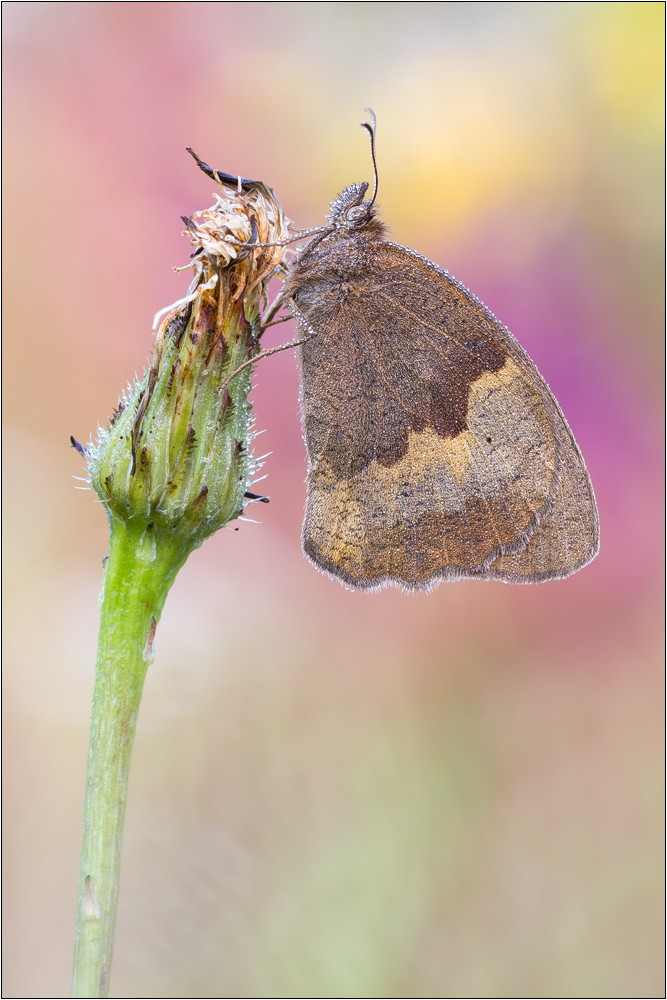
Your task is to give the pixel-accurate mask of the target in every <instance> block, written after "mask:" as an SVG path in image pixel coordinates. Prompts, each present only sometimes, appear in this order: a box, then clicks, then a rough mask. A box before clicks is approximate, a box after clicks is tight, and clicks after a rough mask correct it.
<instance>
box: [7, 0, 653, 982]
mask: <svg viewBox="0 0 667 1000" xmlns="http://www.w3.org/2000/svg"><path fill="white" fill-rule="evenodd" d="M3 19H4V45H5V63H4V84H5V85H4V129H5V143H4V153H5V156H4V170H5V201H4V206H5V213H4V215H5V220H4V221H5V300H4V301H5V327H4V330H5V335H4V349H5V376H6V377H5V395H4V406H5V448H4V460H5V479H4V483H5V502H6V520H5V524H6V540H5V584H6V596H5V625H6V628H5V670H4V677H5V703H4V704H5V740H6V743H5V767H6V776H5V784H4V790H5V811H4V820H5V822H4V829H5V868H4V890H5V908H4V915H5V983H4V993H3V995H4V996H6V997H26V996H32V997H61V996H64V995H66V993H67V990H68V980H69V974H70V961H71V958H70V955H71V948H72V941H73V928H74V909H75V899H76V878H77V863H78V852H79V846H80V824H81V801H82V796H83V785H84V769H85V760H86V745H87V727H88V714H89V707H90V697H91V693H92V683H93V665H94V661H95V648H96V630H97V620H98V607H97V603H96V601H97V594H98V591H99V587H100V578H101V561H102V558H103V557H104V555H105V554H106V545H107V528H106V519H105V517H104V513H103V511H102V509H101V508H100V506H99V505H98V504H96V503H95V502H94V499H95V498H94V496H92V495H91V494H90V493H85V492H79V493H77V492H75V490H74V488H73V487H74V485H75V484H76V480H74V479H72V478H71V477H72V476H73V475H85V473H84V472H83V471H82V470H81V462H80V459H79V458H78V456H77V455H76V453H75V452H74V451H72V450H70V449H69V444H68V437H69V435H70V434H71V433H73V434H75V436H76V437H78V438H79V439H80V440H86V439H87V438H88V436H89V435H90V433H91V432H93V431H94V429H95V427H96V425H97V423H98V422H100V423H104V422H105V421H106V419H107V418H108V416H109V415H110V413H111V411H112V409H113V407H114V405H115V403H116V400H117V397H118V394H119V392H120V390H121V389H122V387H123V386H124V385H125V383H126V382H127V380H128V379H130V378H131V377H132V376H133V374H134V373H135V372H138V373H141V371H142V368H143V365H144V362H145V359H146V358H147V356H148V355H149V353H150V350H151V344H152V336H151V324H152V319H153V315H154V313H155V312H156V311H157V310H158V309H160V308H161V307H163V306H165V305H168V304H169V303H170V302H172V301H174V300H175V299H177V298H179V297H180V296H181V295H183V294H184V292H185V289H186V287H187V283H188V281H189V278H188V277H187V274H186V275H184V274H177V273H175V272H174V271H173V270H172V268H173V266H176V265H181V264H184V263H186V262H187V255H188V252H189V243H188V241H187V240H186V239H184V238H183V237H182V236H181V230H182V223H181V222H180V219H179V216H180V215H181V214H189V213H191V212H192V211H194V210H196V209H199V208H204V207H206V206H208V205H209V204H210V203H211V201H212V192H213V185H212V183H211V182H210V181H209V180H208V179H207V178H206V177H204V175H203V174H201V173H200V172H199V171H198V170H197V169H196V167H195V165H194V164H193V162H192V160H191V159H190V157H189V156H188V155H187V153H186V152H185V146H187V145H191V146H193V147H194V148H195V149H196V150H197V151H198V152H199V154H200V155H201V156H202V157H204V159H206V160H207V161H208V162H209V163H212V164H213V165H215V166H217V167H220V168H221V169H224V170H226V171H230V172H233V173H237V172H238V173H242V174H244V175H245V176H248V177H260V178H263V179H264V180H266V181H267V182H268V183H270V184H271V185H272V186H274V188H275V189H276V191H277V192H278V194H279V196H280V197H281V199H282V201H283V204H284V206H285V210H286V212H287V213H288V215H289V216H290V218H292V219H294V220H295V221H296V222H297V223H298V224H299V225H302V226H307V225H315V224H318V223H321V222H322V221H323V219H324V215H325V212H326V211H327V209H328V205H329V202H330V200H331V199H332V198H333V197H334V196H335V194H336V193H337V192H338V191H340V190H341V188H342V187H344V186H345V185H346V184H349V183H351V182H353V181H361V180H364V179H370V163H369V154H368V143H367V140H366V137H365V134H364V133H363V131H362V130H361V129H360V128H359V122H360V121H361V120H362V118H363V117H364V112H363V108H364V107H365V106H368V105H370V106H372V107H373V108H374V109H375V111H376V113H377V116H378V122H379V125H378V155H379V165H380V194H379V200H380V202H381V204H382V213H383V217H384V219H385V221H386V222H387V223H388V224H389V225H390V227H391V230H392V237H391V238H393V239H394V240H395V241H396V242H398V243H402V244H404V245H407V246H411V247H413V248H414V249H415V250H418V251H419V252H421V253H423V254H425V255H427V256H428V257H430V258H431V259H433V260H435V261H436V262H437V263H438V264H440V265H441V266H442V267H445V268H447V269H449V270H450V271H451V272H452V273H453V274H455V275H456V276H457V277H458V278H459V279H460V280H462V281H463V282H464V283H465V284H466V285H468V286H469V287H470V288H471V289H472V290H473V291H474V292H475V293H476V294H477V295H478V296H479V297H480V298H481V299H482V300H483V301H484V302H486V304H487V305H488V306H489V308H491V309H492V310H493V312H494V313H495V314H496V315H497V316H498V317H499V318H500V319H501V320H502V321H503V322H504V323H505V324H507V325H508V326H509V328H510V329H511V330H512V331H513V333H514V334H515V336H516V337H517V339H518V340H519V341H520V343H522V344H523V345H524V347H526V349H527V350H528V351H529V353H530V354H531V355H532V357H533V358H534V360H535V362H536V363H537V365H538V367H539V368H540V370H541V371H542V373H543V375H544V376H545V378H546V380H547V381H548V382H549V384H550V385H551V387H552V389H553V390H554V392H555V394H556V396H557V398H558V399H559V401H560V403H561V405H562V407H563V410H564V411H565V414H566V416H567V418H568V421H569V422H570V424H571V426H572V428H573V431H574V433H575V435H576V437H577V440H578V442H579V444H580V447H581V449H582V451H583V454H584V456H585V458H586V462H587V464H588V467H589V470H590V473H591V477H592V480H593V484H594V487H595V490H596V493H597V497H598V502H599V508H600V519H601V534H602V550H601V553H600V555H599V557H598V559H597V560H596V561H595V562H594V563H593V564H592V565H591V566H589V567H588V568H587V569H585V570H583V571H582V572H581V573H579V574H578V575H577V576H576V577H574V578H572V579H569V580H566V581H560V582H554V583H548V584H544V585H542V586H539V587H515V588H512V587H507V586H503V585H502V584H495V583H491V584H485V583H476V582H465V583H458V584H453V585H449V584H446V585H443V586H441V587H440V589H439V590H437V591H436V592H434V593H432V594H420V595H417V596H411V597H410V596H406V595H404V594H402V593H400V592H398V591H395V590H388V591H384V592H382V593H380V594H372V595H359V594H353V593H349V592H347V591H345V590H344V589H343V588H342V587H340V586H339V585H338V584H337V583H335V582H332V581H330V580H328V579H327V578H325V577H324V576H321V575H319V574H318V573H317V572H316V571H315V570H314V569H313V568H312V567H310V566H309V565H308V564H307V563H306V562H305V560H304V559H303V557H302V556H301V553H300V545H299V532H300V523H301V516H302V511H303V503H304V482H303V481H304V475H305V457H304V449H303V443H302V439H301V429H300V423H299V411H298V377H297V372H296V364H295V359H294V357H293V356H292V355H291V353H286V354H279V355H277V356H276V357H273V358H270V359H268V360H266V361H264V362H262V363H261V365H260V366H259V367H258V370H257V374H256V378H255V384H256V388H255V389H254V393H253V399H254V405H255V411H256V415H257V420H258V427H260V428H264V429H265V433H264V434H263V436H262V437H261V438H260V439H259V440H258V441H257V451H258V452H259V453H263V452H271V456H270V458H269V460H268V463H267V466H266V469H265V471H268V472H269V478H268V479H267V480H266V482H265V483H263V485H262V488H263V489H265V490H266V492H267V493H268V494H269V495H270V497H271V505H270V506H269V507H268V508H261V518H262V522H263V523H262V524H261V525H258V524H242V525H241V527H240V530H239V531H238V532H234V531H225V532H220V533H219V534H218V535H217V536H216V537H215V538H213V539H212V540H210V541H209V542H207V543H206V545H205V546H204V547H203V549H201V550H199V551H198V552H196V553H195V554H194V555H193V556H192V557H191V558H190V561H189V562H188V564H187V566H186V567H185V569H184V570H183V571H182V572H181V574H180V576H179V578H178V580H177V582H176V584H175V586H174V588H173V590H172V592H171V595H170V597H169V599H168V601H167V606H166V609H165V613H164V616H163V619H162V622H161V624H160V627H159V630H158V635H157V642H156V653H157V658H156V661H155V663H154V665H153V666H152V667H151V668H150V671H149V674H148V679H147V682H146V687H145V693H144V703H143V705H142V711H141V716H140V720H139V726H138V736H137V741H136V745H135V752H134V761H133V770H132V775H131V781H130V792H129V800H128V816H127V827H126V839H125V855H124V862H123V874H122V884H121V902H120V912H119V920H118V933H117V943H116V954H115V965H114V970H113V976H112V996H114V997H660V996H664V993H663V987H662V981H661V980H662V942H663V929H662V875H661V859H662V804H661V799H662V753H661V747H662V686H661V670H662V608H663V597H662V551H663V550H662V538H661V526H662V523H663V514H662V483H663V478H662V399H661V389H662V362H661V351H662V318H661V310H662V258H661V251H662V221H663V212H662V149H663V97H662V94H663V90H662V88H663V83H662V81H663V27H664V24H663V22H664V4H662V3H11V2H10V3H5V4H3ZM271 333H272V340H271V343H280V342H282V341H286V340H288V339H290V337H291V333H292V331H291V330H290V327H289V326H282V327H278V328H277V329H275V330H274V331H271ZM79 485H82V484H79ZM255 516H258V515H255Z"/></svg>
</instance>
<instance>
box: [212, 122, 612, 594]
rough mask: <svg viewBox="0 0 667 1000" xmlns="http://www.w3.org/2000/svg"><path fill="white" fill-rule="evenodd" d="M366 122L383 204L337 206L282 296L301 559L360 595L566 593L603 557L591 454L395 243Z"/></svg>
mask: <svg viewBox="0 0 667 1000" xmlns="http://www.w3.org/2000/svg"><path fill="white" fill-rule="evenodd" d="M366 110H367V111H369V113H370V114H371V116H372V123H371V124H369V123H368V122H364V123H363V126H364V127H365V128H366V130H367V131H368V133H369V135H370V140H371V154H372V159H373V166H374V173H375V183H374V189H373V192H372V195H371V197H370V198H367V197H366V195H367V192H368V188H369V184H368V183H363V184H352V185H350V186H349V187H347V188H345V190H344V191H343V192H342V194H340V195H339V196H338V197H337V198H336V199H335V200H334V201H333V202H332V203H331V208H330V212H329V215H328V224H327V225H326V226H324V227H322V228H321V229H320V230H317V231H315V233H316V235H314V236H313V238H312V239H311V241H310V242H309V243H308V244H307V246H306V247H305V248H304V249H303V250H301V252H300V253H298V255H297V257H296V258H295V260H294V261H293V262H292V263H291V264H290V266H289V268H288V271H287V275H286V279H285V285H284V289H283V292H282V295H281V299H282V302H283V303H284V304H286V305H287V307H288V309H289V310H290V312H291V314H292V316H293V317H294V319H295V320H296V322H297V324H298V327H299V331H300V337H301V340H300V342H298V343H299V344H300V347H299V351H300V362H301V377H302V410H303V425H304V436H305V442H306V448H307V451H308V498H307V502H306V512H305V518H304V524H303V534H302V544H303V551H304V553H305V555H306V556H307V558H308V559H309V560H310V561H311V562H312V563H313V564H314V565H315V566H316V567H317V568H318V569H320V570H322V571H323V572H325V573H328V574H330V575H331V576H332V577H335V578H337V579H338V580H339V581H340V582H341V583H343V584H344V585H345V586H347V587H348V588H351V589H356V590H375V589H378V588H380V587H383V586H386V585H395V586H398V587H402V588H404V589H405V590H408V591H414V590H428V589H431V588H433V587H434V586H436V585H437V584H438V583H440V582H442V581H452V580H460V579H466V578H470V579H482V580H501V581H503V582H505V583H538V582H541V581H545V580H552V579H559V578H563V577H567V576H570V575H571V574H572V573H575V572H576V571H577V570H579V569H581V568H582V567H583V566H585V565H586V564H587V563H589V562H590V561H591V560H592V559H593V558H594V557H595V555H596V554H597V551H598V547H599V524H598V514H597V507H596V503H595V497H594V494H593V489H592V486H591V481H590V478H589V476H588V473H587V471H586V466H585V464H584V461H583V458H582V456H581V452H580V451H579V448H578V447H577V444H576V442H575V440H574V437H573V435H572V432H571V430H570V428H569V427H568V424H567V422H566V420H565V417H564V416H563V413H562V411H561V409H560V407H559V405H558V403H557V402H556V400H555V398H554V396H553V395H552V393H551V391H550V390H549V388H548V386H547V384H546V382H545V381H544V379H543V378H542V376H541V375H540V373H539V372H538V370H537V368H536V367H535V365H534V364H533V362H532V361H531V360H530V358H529V357H528V355H527V354H526V352H525V351H524V350H523V349H522V348H521V347H520V346H519V344H518V343H517V341H516V340H515V339H514V337H513V336H512V335H511V333H509V331H508V330H507V329H506V328H505V327H504V326H503V325H502V324H501V323H500V322H499V321H498V320H497V319H496V317H495V316H494V315H493V314H492V313H491V312H490V311H489V310H488V309H487V308H486V307H485V306H484V305H483V304H482V303H481V302H480V301H479V299H477V298H476V297H475V296H474V295H473V294H472V293H471V292H470V291H468V289H467V288H466V287H464V286H463V285H462V284H461V283H460V282H458V281H456V279H455V278H453V277H452V276H451V275H449V274H448V273H447V272H446V271H443V270H441V269H440V268H439V267H438V266H437V265H436V264H434V263H432V262H431V261H430V260H428V259H427V258H426V257H423V256H421V255H420V254H418V253H415V252H414V251H413V250H410V249H408V248H407V247H403V246H400V245H398V244H396V243H391V242H389V241H388V240H386V239H385V232H386V228H385V226H384V224H383V222H382V221H381V220H380V218H379V217H378V212H377V208H376V207H375V201H376V197H377V188H378V172H377V165H376V155H375V135H376V119H375V115H374V114H373V112H372V111H371V110H370V109H366ZM230 179H231V180H233V181H234V182H235V181H236V179H235V178H230ZM239 183H241V179H239ZM248 183H253V182H248Z"/></svg>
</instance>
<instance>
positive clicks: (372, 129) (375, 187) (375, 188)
mask: <svg viewBox="0 0 667 1000" xmlns="http://www.w3.org/2000/svg"><path fill="white" fill-rule="evenodd" d="M364 111H368V113H369V115H370V116H371V118H372V120H373V121H372V124H370V125H369V124H368V122H362V123H361V127H362V128H365V129H366V131H367V132H368V134H369V135H370V137H371V156H372V157H373V173H374V174H375V183H374V185H373V197H372V198H371V203H370V205H369V206H368V207H369V208H372V206H373V205H374V204H375V199H376V198H377V193H378V165H377V160H376V158H375V132H376V129H377V118H376V117H375V112H374V111H373V109H372V108H364Z"/></svg>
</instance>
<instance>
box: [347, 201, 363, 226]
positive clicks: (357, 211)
mask: <svg viewBox="0 0 667 1000" xmlns="http://www.w3.org/2000/svg"><path fill="white" fill-rule="evenodd" d="M367 211H368V209H367V207H366V205H355V206H354V208H350V209H349V210H348V211H347V212H346V213H345V217H346V218H347V219H348V220H349V221H350V222H354V221H355V220H356V219H361V218H363V217H364V215H366V213H367Z"/></svg>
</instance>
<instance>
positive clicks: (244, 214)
mask: <svg viewBox="0 0 667 1000" xmlns="http://www.w3.org/2000/svg"><path fill="white" fill-rule="evenodd" d="M216 179H217V180H218V183H219V185H220V189H221V194H217V195H216V198H215V202H214V204H213V205H212V206H211V207H210V208H208V209H206V210H204V211H201V212H196V213H195V215H194V216H193V217H192V218H185V217H184V222H185V224H186V227H187V229H186V233H187V235H188V236H189V237H190V240H191V243H192V245H193V247H194V248H195V249H194V252H193V253H192V255H191V256H192V261H191V264H190V265H188V267H190V266H191V267H193V268H194V278H193V281H192V283H191V285H190V288H189V289H188V293H187V295H186V296H185V297H184V298H183V299H181V300H180V301H178V302H176V303H174V304H173V305H172V306H169V307H168V308H167V309H164V310H162V311H161V312H160V313H158V314H157V316H156V324H155V325H156V326H157V325H158V322H159V320H160V319H161V318H162V319H161V322H159V326H158V329H157V336H156V343H155V351H154V356H153V360H152V364H151V366H150V368H149V369H148V371H147V372H146V374H145V376H144V378H143V380H142V381H141V382H140V383H138V384H137V385H135V386H134V388H132V389H130V390H128V393H127V394H126V396H125V397H124V398H123V399H121V401H120V403H119V406H118V408H117V410H116V412H115V413H114V415H113V417H112V418H111V421H110V426H109V427H108V429H107V430H104V431H102V430H101V431H100V433H99V438H98V441H97V443H96V444H95V445H94V446H91V447H90V449H89V452H88V454H87V458H88V462H89V468H90V474H91V481H92V484H93V487H94V489H95V490H96V491H97V493H98V495H99V496H100V498H101V500H102V502H103V503H104V505H105V507H106V509H107V513H108V515H109V518H110V519H120V520H126V521H127V520H136V519H140V521H142V522H145V524H146V528H147V529H149V528H150V532H152V533H155V532H159V531H167V532H172V533H173V532H180V533H181V535H182V539H183V542H184V544H187V546H188V547H189V549H192V548H194V547H196V546H197V545H201V543H202V542H203V541H204V539H205V538H207V537H208V536H209V535H211V534H213V532H215V531H217V530H218V528H220V527H222V526H223V525H224V524H226V523H227V522H228V521H230V520H232V519H233V518H235V517H238V516H239V515H240V514H241V513H242V511H243V501H244V495H245V494H246V491H247V488H248V485H249V476H250V474H251V471H252V469H253V463H252V460H251V458H250V454H249V440H250V434H249V427H250V405H249V403H248V391H249V389H250V371H251V369H250V368H249V367H246V368H245V369H244V370H243V371H241V372H240V373H239V374H238V375H237V376H235V377H234V378H233V379H232V380H231V381H230V382H228V379H229V376H230V374H231V373H233V372H235V371H236V369H237V368H239V366H241V365H242V364H243V363H244V362H245V361H247V360H249V359H250V358H252V357H253V355H254V354H256V353H257V350H258V345H257V336H256V332H257V328H258V322H259V316H260V306H261V304H262V301H263V299H264V297H265V293H266V289H267V286H268V282H269V280H270V278H271V277H272V275H274V274H275V273H276V271H278V270H279V269H280V267H281V263H282V259H283V255H284V248H283V247H281V246H261V244H266V243H274V244H275V243H277V242H279V241H281V240H284V239H285V237H286V236H287V235H288V232H287V220H286V218H285V216H284V213H283V210H282V207H281V205H280V202H279V201H278V199H277V198H276V196H275V194H274V193H273V191H272V190H271V189H270V188H269V187H267V186H266V185H265V184H263V183H261V182H257V183H254V182H253V184H252V185H251V187H250V189H249V190H240V185H239V190H238V192H237V193H236V194H230V193H229V191H228V190H227V189H226V187H225V184H224V183H223V182H222V180H220V178H218V177H216ZM251 244H260V246H258V247H257V248H256V249H254V248H251V246H249V245H251Z"/></svg>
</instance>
